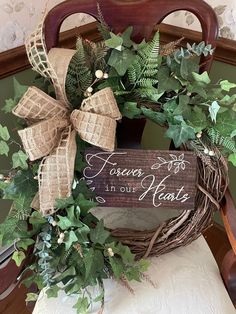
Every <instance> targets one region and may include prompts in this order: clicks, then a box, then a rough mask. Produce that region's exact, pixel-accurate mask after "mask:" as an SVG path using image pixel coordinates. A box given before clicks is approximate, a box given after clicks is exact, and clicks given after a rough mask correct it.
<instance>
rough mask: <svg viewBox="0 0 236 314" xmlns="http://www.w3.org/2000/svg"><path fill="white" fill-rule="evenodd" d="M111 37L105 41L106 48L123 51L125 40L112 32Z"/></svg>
mask: <svg viewBox="0 0 236 314" xmlns="http://www.w3.org/2000/svg"><path fill="white" fill-rule="evenodd" d="M110 36H111V38H109V39H107V40H105V44H106V46H107V47H109V48H113V49H118V50H121V46H122V44H123V38H122V37H120V36H119V35H116V34H114V33H112V32H110Z"/></svg>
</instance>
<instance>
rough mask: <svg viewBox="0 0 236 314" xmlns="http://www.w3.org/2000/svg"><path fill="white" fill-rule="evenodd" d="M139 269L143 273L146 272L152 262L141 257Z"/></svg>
mask: <svg viewBox="0 0 236 314" xmlns="http://www.w3.org/2000/svg"><path fill="white" fill-rule="evenodd" d="M138 266H139V271H140V272H141V273H144V272H145V271H147V270H148V267H149V266H150V262H149V261H148V260H147V259H141V260H139V261H138Z"/></svg>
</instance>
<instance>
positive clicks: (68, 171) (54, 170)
mask: <svg viewBox="0 0 236 314" xmlns="http://www.w3.org/2000/svg"><path fill="white" fill-rule="evenodd" d="M26 51H27V55H28V58H29V61H30V63H31V65H32V66H33V68H34V70H35V71H37V72H39V73H40V74H41V75H43V76H45V77H48V78H50V79H51V81H52V83H53V86H54V89H55V93H56V98H57V100H55V99H53V98H51V97H50V96H48V95H47V94H45V93H44V92H43V91H41V90H39V89H37V88H36V87H30V88H29V89H28V90H27V91H26V93H25V95H24V96H23V97H22V99H21V100H20V102H19V103H18V105H17V106H16V108H15V109H14V110H13V113H14V114H15V115H16V116H18V117H21V118H24V119H25V120H27V122H28V124H30V126H29V127H27V128H25V129H24V130H21V131H19V135H20V137H21V140H22V143H23V146H24V149H25V151H26V153H27V154H28V156H29V158H30V160H32V161H33V160H37V159H39V158H43V159H42V161H41V163H40V167H39V173H38V181H39V192H38V196H37V197H36V198H35V199H34V204H35V203H37V202H36V200H39V209H40V211H41V212H42V214H43V215H49V214H53V213H54V212H55V200H56V199H59V198H65V197H69V196H70V194H71V186H72V182H73V178H74V163H75V157H76V151H77V149H76V140H75V136H76V131H77V132H78V134H79V135H80V137H81V138H82V139H83V140H84V141H87V142H89V143H91V144H93V145H95V146H98V147H100V148H102V149H105V150H109V151H111V150H113V149H114V145H115V131H116V120H119V119H121V114H120V112H119V109H118V106H117V103H116V100H115V97H114V94H113V92H112V90H111V88H105V89H103V90H101V91H99V92H97V93H95V94H94V95H92V96H91V97H89V98H87V99H85V100H84V101H83V102H82V104H81V108H80V109H79V110H74V111H73V112H72V113H71V112H70V109H71V107H70V104H69V101H68V99H67V96H66V90H65V82H66V76H67V71H68V67H69V64H70V61H71V59H72V57H73V56H74V54H75V52H76V51H75V50H70V49H61V48H53V49H51V50H50V51H49V54H48V55H47V49H46V45H45V38H44V33H43V23H40V24H39V25H38V28H37V29H36V31H35V32H34V33H33V34H31V36H30V38H29V39H28V41H27V43H26Z"/></svg>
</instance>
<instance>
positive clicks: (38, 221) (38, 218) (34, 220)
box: [29, 211, 47, 225]
mask: <svg viewBox="0 0 236 314" xmlns="http://www.w3.org/2000/svg"><path fill="white" fill-rule="evenodd" d="M46 222H47V220H46V218H44V217H43V216H42V214H41V213H40V212H39V211H34V212H33V213H32V214H31V216H30V219H29V223H30V224H31V225H43V224H45V223H46Z"/></svg>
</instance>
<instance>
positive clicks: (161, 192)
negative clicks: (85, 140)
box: [84, 149, 196, 210]
mask: <svg viewBox="0 0 236 314" xmlns="http://www.w3.org/2000/svg"><path fill="white" fill-rule="evenodd" d="M85 160H86V161H87V164H88V165H87V167H86V168H85V169H84V177H85V179H86V181H87V183H88V186H89V187H90V188H91V189H92V190H94V192H95V194H96V199H97V201H98V202H99V203H100V205H101V206H104V207H111V206H113V207H137V208H151V207H154V208H174V209H180V210H183V209H186V210H193V209H194V203H195V195H196V157H195V155H194V154H193V153H191V152H183V151H157V150H141V149H137V150H136V149H117V150H116V151H114V152H104V151H101V150H98V149H88V150H86V152H85Z"/></svg>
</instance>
